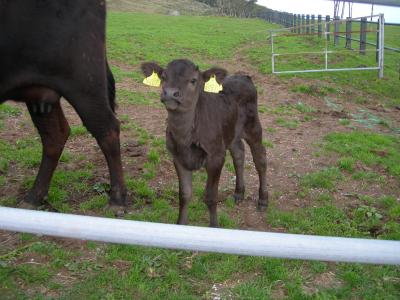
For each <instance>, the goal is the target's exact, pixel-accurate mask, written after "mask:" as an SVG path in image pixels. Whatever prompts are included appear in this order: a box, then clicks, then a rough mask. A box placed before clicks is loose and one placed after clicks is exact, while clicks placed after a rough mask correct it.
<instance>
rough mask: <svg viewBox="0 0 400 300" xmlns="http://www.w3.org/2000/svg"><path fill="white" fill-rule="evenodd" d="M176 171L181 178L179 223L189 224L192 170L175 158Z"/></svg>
mask: <svg viewBox="0 0 400 300" xmlns="http://www.w3.org/2000/svg"><path fill="white" fill-rule="evenodd" d="M174 165H175V170H176V173H177V174H178V179H179V217H178V222H177V223H178V224H180V225H187V224H188V205H189V201H190V199H191V198H192V171H189V170H187V169H185V168H184V167H183V166H182V165H181V164H180V163H179V162H178V161H177V160H175V159H174Z"/></svg>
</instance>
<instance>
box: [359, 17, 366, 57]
mask: <svg viewBox="0 0 400 300" xmlns="http://www.w3.org/2000/svg"><path fill="white" fill-rule="evenodd" d="M366 41H367V18H361V24H360V54H362V55H365V49H366V48H367V43H366Z"/></svg>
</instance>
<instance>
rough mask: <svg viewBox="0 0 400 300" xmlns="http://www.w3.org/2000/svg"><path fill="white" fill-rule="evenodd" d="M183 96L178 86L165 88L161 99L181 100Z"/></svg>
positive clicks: (163, 100)
mask: <svg viewBox="0 0 400 300" xmlns="http://www.w3.org/2000/svg"><path fill="white" fill-rule="evenodd" d="M181 98H182V93H181V92H180V90H179V89H177V88H165V89H163V91H162V94H161V101H162V102H165V101H167V100H175V101H177V102H180V101H181Z"/></svg>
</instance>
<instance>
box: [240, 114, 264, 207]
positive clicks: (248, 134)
mask: <svg viewBox="0 0 400 300" xmlns="http://www.w3.org/2000/svg"><path fill="white" fill-rule="evenodd" d="M246 125H247V126H246V127H245V140H246V142H247V143H248V144H249V146H250V149H251V154H252V156H253V161H254V164H255V166H256V170H257V173H258V178H259V184H260V187H259V191H258V194H259V198H258V209H259V210H261V211H264V210H265V209H266V208H267V206H268V191H267V156H266V151H265V147H264V146H263V144H262V128H261V124H260V122H259V121H258V120H256V121H255V122H254V123H253V124H252V125H251V126H248V124H246Z"/></svg>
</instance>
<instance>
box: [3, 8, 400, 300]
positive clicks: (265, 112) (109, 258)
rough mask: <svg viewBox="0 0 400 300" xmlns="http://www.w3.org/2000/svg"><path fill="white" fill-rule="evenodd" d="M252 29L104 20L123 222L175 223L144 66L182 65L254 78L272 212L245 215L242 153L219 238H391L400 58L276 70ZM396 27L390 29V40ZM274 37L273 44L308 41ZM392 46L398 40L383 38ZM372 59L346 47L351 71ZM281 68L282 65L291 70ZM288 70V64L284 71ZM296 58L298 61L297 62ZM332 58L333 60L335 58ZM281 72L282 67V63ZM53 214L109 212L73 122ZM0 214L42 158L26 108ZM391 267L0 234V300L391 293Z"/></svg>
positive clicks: (11, 115) (202, 211)
mask: <svg viewBox="0 0 400 300" xmlns="http://www.w3.org/2000/svg"><path fill="white" fill-rule="evenodd" d="M276 27H277V26H276V25H271V24H268V23H265V22H263V21H260V20H242V19H231V18H222V17H185V16H181V17H169V16H162V15H154V14H144V13H117V12H113V13H109V15H108V55H109V58H110V63H111V66H112V70H113V72H114V74H115V77H116V81H117V98H118V103H119V108H118V115H119V119H120V120H121V128H122V133H121V135H122V137H121V139H122V152H123V164H124V170H125V173H126V179H127V185H128V189H129V197H130V199H131V203H130V204H129V207H128V212H127V214H125V216H124V218H125V219H130V220H143V221H150V222H162V223H175V221H176V219H177V215H178V212H177V207H178V200H177V198H178V193H177V188H178V187H177V180H176V177H175V173H174V169H173V165H172V163H171V162H170V157H169V155H168V153H167V152H166V150H165V139H164V130H165V124H164V120H165V117H166V113H165V111H164V109H163V107H162V106H161V105H160V103H159V100H158V93H159V92H158V90H157V89H153V88H148V87H146V86H143V85H142V84H141V80H142V75H141V74H140V72H139V65H140V63H141V62H143V61H148V60H155V61H158V62H159V63H160V64H162V65H165V64H166V63H167V62H168V61H170V60H172V59H174V58H180V57H187V58H190V59H192V60H194V61H195V62H196V63H197V64H198V65H199V66H200V67H201V68H203V69H204V68H206V67H208V66H212V65H217V66H221V67H225V68H227V69H228V70H229V71H230V72H231V73H234V72H237V71H242V72H246V73H248V74H250V75H251V76H252V78H253V80H254V82H255V83H256V85H257V88H258V92H259V113H260V117H261V122H262V126H263V129H264V144H265V146H266V147H267V152H268V153H267V155H268V161H269V169H268V182H269V184H268V186H269V191H270V196H271V199H270V207H269V208H268V210H267V212H266V213H260V212H257V211H256V202H255V200H256V195H257V180H256V173H255V170H254V166H253V163H252V161H251V158H250V155H249V151H248V150H249V149H246V150H247V156H246V171H245V172H246V188H247V190H246V200H245V201H243V202H242V203H240V204H239V205H234V202H233V199H232V198H231V195H232V194H233V191H234V170H233V163H232V159H231V158H230V157H229V156H228V157H227V159H226V165H225V166H226V168H224V171H223V174H222V178H221V184H220V203H219V222H220V225H221V227H224V228H241V229H250V230H262V231H275V232H290V233H305V234H318V235H330V236H342V237H362V238H372V239H393V240H400V180H399V179H400V167H399V166H400V137H399V134H400V117H399V109H400V107H399V106H400V98H399V95H400V85H399V78H398V73H396V72H397V71H396V70H397V69H396V68H397V62H398V61H399V55H398V54H397V56H396V55H395V54H392V53H389V52H387V53H386V71H385V78H384V79H383V80H378V79H377V76H376V72H353V73H332V74H325V73H323V74H311V75H310V74H308V75H291V76H288V75H287V76H273V75H271V74H270V45H269V41H268V30H270V29H272V28H276ZM399 32H400V28H399V27H397V29H388V30H387V39H388V40H392V41H393V42H394V43H395V42H396V41H397V42H398V40H396V38H393V36H396V35H397V36H398V35H399ZM298 42H299V41H298V39H297V38H294V39H293V38H292V39H289V38H282V40H281V41H279V46H281V47H283V48H281V49H283V50H285V49H286V50H288V51H289V50H290V51H293V50H296V49H302V48H304V47H306V46H307V45H308V46H309V47H315V45H316V43H317V42H316V41H310V40H303V44H298ZM393 46H397V47H398V46H399V45H395V44H393ZM367 59H370V57H369V58H368V57H360V56H358V55H355V54H354V53H352V52H347V53H346V59H345V60H342V59H339V60H337V61H336V63H337V64H342V63H343V61H345V62H346V63H347V62H348V63H349V64H355V65H359V64H364V63H369V61H366V60H367ZM286 63H287V64H290V63H292V62H286ZM295 63H296V62H295ZM307 63H308V62H307V61H300V62H299V63H298V64H299V66H300V65H303V66H305V65H306V64H307ZM332 63H333V64H335V61H334V62H332ZM280 64H281V65H282V66H284V67H285V61H282V62H280ZM63 107H64V109H65V111H66V115H67V119H68V120H69V122H70V124H71V125H72V126H71V127H72V133H71V137H70V139H69V141H68V143H67V146H66V150H65V152H64V154H63V157H62V159H61V162H60V164H59V167H58V169H57V171H56V173H55V176H54V178H53V182H52V185H51V188H50V193H49V196H48V204H45V205H43V206H42V207H41V208H40V209H42V210H49V211H59V212H71V213H75V214H86V215H97V216H105V217H111V218H113V217H115V216H114V214H113V212H112V211H111V210H110V209H109V208H108V207H107V191H108V188H109V186H108V175H107V168H106V164H105V161H104V158H103V156H102V154H101V152H100V150H99V149H98V147H97V145H96V143H95V141H94V139H93V138H92V137H91V136H90V135H89V134H88V132H87V131H86V129H85V128H84V127H83V126H82V124H81V122H80V120H79V118H78V117H77V116H76V114H75V112H74V111H73V110H72V109H71V107H69V106H68V105H67V104H66V102H65V101H64V102H63ZM0 128H1V131H0V137H1V139H0V204H1V205H4V206H11V207H16V206H18V202H19V201H20V200H21V199H22V198H23V196H24V195H26V193H27V190H28V189H29V187H30V186H31V185H32V183H33V180H34V176H35V174H36V169H37V167H38V164H39V163H40V157H41V146H40V140H39V138H38V136H37V134H36V133H35V130H34V128H33V125H32V123H31V121H30V120H29V116H28V114H27V112H26V109H25V108H24V106H21V105H17V104H13V103H7V104H3V105H1V106H0ZM205 179H206V175H205V173H204V172H197V173H196V174H195V176H194V199H193V201H192V202H191V204H190V214H189V222H190V224H191V225H198V226H207V224H208V211H207V208H206V206H205V205H204V204H203V202H202V196H203V192H204V183H205ZM399 297H400V268H399V267H393V266H375V265H361V264H350V263H327V262H311V261H300V260H283V259H269V258H254V257H244V256H237V255H221V254H207V253H194V252H185V251H170V250H161V249H152V248H142V247H132V246H122V245H106V244H102V243H94V242H82V241H75V240H67V239H56V238H48V237H38V236H34V235H30V234H16V233H8V232H0V298H1V299H126V298H128V299H132V298H133V299H399Z"/></svg>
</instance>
